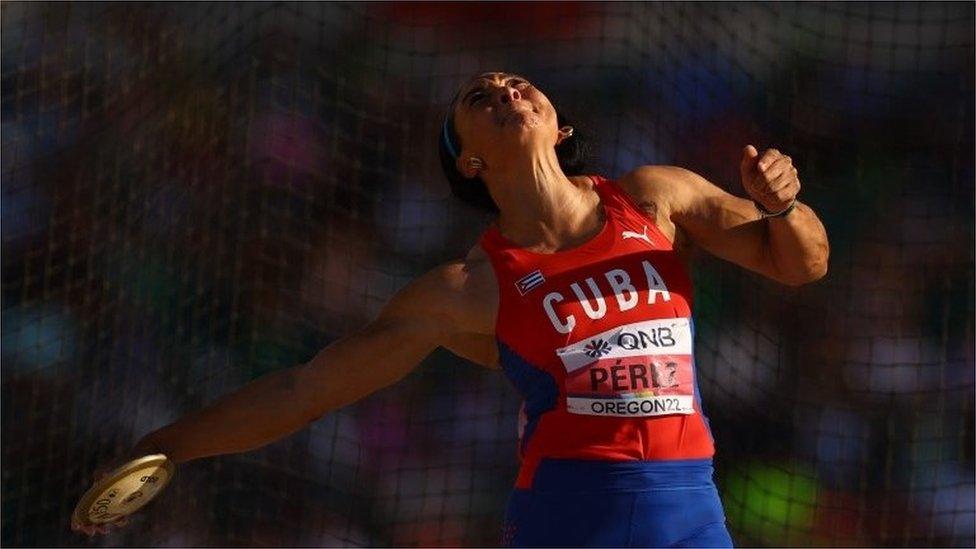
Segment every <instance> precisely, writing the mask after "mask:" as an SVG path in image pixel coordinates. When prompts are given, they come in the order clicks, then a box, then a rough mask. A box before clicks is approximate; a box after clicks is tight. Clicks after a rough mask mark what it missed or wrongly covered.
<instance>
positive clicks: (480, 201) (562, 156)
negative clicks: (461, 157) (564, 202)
mask: <svg viewBox="0 0 976 549" xmlns="http://www.w3.org/2000/svg"><path fill="white" fill-rule="evenodd" d="M556 124H557V125H558V126H559V127H560V128H561V127H563V126H566V125H570V126H572V125H573V123H572V122H571V121H570V120H569V119H568V118H566V117H564V116H563V115H562V114H560V113H559V111H558V110H557V111H556ZM579 134H580V132H579V128H574V130H573V135H571V136H569V137H567V138H566V139H563V142H562V143H560V144H558V145H556V158H558V159H559V167H560V168H562V170H563V173H565V174H566V175H581V174H582V173H583V169H584V168H585V167H586V142H585V141H584V140H583V139H582V138H581V137H580V135H579ZM437 145H438V146H437V148H438V151H439V152H440V156H441V169H443V170H444V176H445V177H447V181H448V183H450V184H451V193H453V194H454V196H456V197H458V198H459V199H461V201H463V202H466V203H468V204H471V205H472V206H475V207H477V208H480V209H482V210H488V211H490V212H494V213H498V205H497V204H495V201H494V200H492V198H491V194H490V193H489V192H488V186H487V185H485V182H484V181H483V180H482V179H481V178H480V177H477V176H476V177H464V176H463V175H461V173H460V172H458V170H457V165H456V164H455V159H456V156H455V151H460V150H461V139H460V137H459V136H458V134H457V131H456V130H455V129H454V113H453V112H449V113H448V114H447V118H446V119H445V120H444V126H443V127H442V128H440V131H439V132H437ZM449 147H450V148H453V149H454V151H452V150H450V149H449Z"/></svg>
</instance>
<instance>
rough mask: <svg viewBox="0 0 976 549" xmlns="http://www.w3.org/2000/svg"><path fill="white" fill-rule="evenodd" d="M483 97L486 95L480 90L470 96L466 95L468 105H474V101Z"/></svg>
mask: <svg viewBox="0 0 976 549" xmlns="http://www.w3.org/2000/svg"><path fill="white" fill-rule="evenodd" d="M485 97H487V96H486V95H485V93H484V92H480V91H479V92H474V93H472V94H471V95H470V96H468V104H469V105H474V104H475V103H477V102H478V101H481V100H482V99H484V98H485Z"/></svg>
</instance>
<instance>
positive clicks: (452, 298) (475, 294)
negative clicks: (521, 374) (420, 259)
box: [386, 246, 498, 334]
mask: <svg viewBox="0 0 976 549" xmlns="http://www.w3.org/2000/svg"><path fill="white" fill-rule="evenodd" d="M497 308H498V285H497V283H496V281H495V276H494V271H493V270H492V267H491V264H490V262H489V260H488V257H487V255H485V253H484V252H483V251H481V250H480V247H479V246H475V248H473V249H472V250H471V251H470V252H469V253H468V255H467V256H466V257H465V258H463V259H456V260H452V261H448V262H446V263H442V264H441V265H438V266H437V267H434V268H433V269H431V270H429V271H427V272H426V273H424V274H422V275H420V276H419V277H417V278H416V279H414V280H413V282H411V283H410V284H408V285H407V286H406V287H405V288H403V289H402V290H401V291H400V292H399V293H398V294H397V296H396V297H395V298H394V300H393V301H391V302H390V304H389V305H388V306H387V311H386V314H388V315H395V316H414V315H418V314H419V315H424V316H438V317H440V318H442V319H444V320H445V321H447V322H450V323H451V325H452V326H453V328H454V329H456V330H457V331H459V332H468V333H483V334H490V333H494V326H495V318H496V315H497Z"/></svg>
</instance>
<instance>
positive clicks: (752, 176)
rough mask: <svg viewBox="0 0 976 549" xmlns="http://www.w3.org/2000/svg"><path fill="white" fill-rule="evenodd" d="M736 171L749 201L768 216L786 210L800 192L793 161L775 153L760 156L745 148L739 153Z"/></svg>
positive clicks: (748, 146)
mask: <svg viewBox="0 0 976 549" xmlns="http://www.w3.org/2000/svg"><path fill="white" fill-rule="evenodd" d="M739 171H740V172H741V173H742V186H743V187H745V188H746V192H747V193H749V197H750V198H752V199H753V200H755V201H756V202H757V203H759V204H760V205H762V207H763V208H764V209H765V210H766V212H767V213H778V212H782V211H783V210H785V209H786V208H789V207H790V205H791V204H793V201H794V200H796V195H797V194H799V192H800V179H799V178H798V177H797V175H796V168H794V167H793V160H792V159H791V158H790V157H788V156H786V155H785V154H783V153H781V152H779V151H777V150H776V149H766V152H764V153H763V154H762V156H759V151H757V150H756V148H755V147H753V146H752V145H747V146H746V148H745V149H743V151H742V164H741V165H740V166H739Z"/></svg>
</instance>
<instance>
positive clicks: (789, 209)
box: [752, 198, 797, 219]
mask: <svg viewBox="0 0 976 549" xmlns="http://www.w3.org/2000/svg"><path fill="white" fill-rule="evenodd" d="M796 202H797V200H796V199H795V198H794V199H793V202H790V205H789V206H787V207H786V208H784V209H783V210H782V211H779V212H771V211H769V210H767V209H766V208H764V207H763V205H762V204H760V203H759V202H757V201H755V200H753V201H752V203H753V204H755V205H756V209H757V210H759V214H760V215H761V216H762V218H763V219H766V218H768V217H786V216H787V215H789V213H790V212H792V211H793V208H796Z"/></svg>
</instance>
